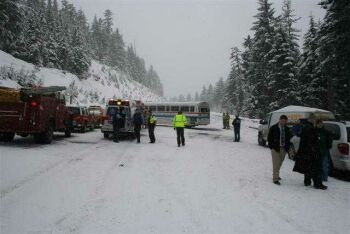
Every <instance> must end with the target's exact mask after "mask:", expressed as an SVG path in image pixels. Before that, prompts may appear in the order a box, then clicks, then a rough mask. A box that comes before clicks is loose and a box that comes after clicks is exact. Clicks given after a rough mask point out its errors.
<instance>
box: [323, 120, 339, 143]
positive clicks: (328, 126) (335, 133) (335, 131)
mask: <svg viewBox="0 0 350 234" xmlns="http://www.w3.org/2000/svg"><path fill="white" fill-rule="evenodd" d="M324 128H325V129H326V130H327V131H329V132H330V133H331V134H332V138H333V140H340V127H339V126H338V125H336V124H330V123H324Z"/></svg>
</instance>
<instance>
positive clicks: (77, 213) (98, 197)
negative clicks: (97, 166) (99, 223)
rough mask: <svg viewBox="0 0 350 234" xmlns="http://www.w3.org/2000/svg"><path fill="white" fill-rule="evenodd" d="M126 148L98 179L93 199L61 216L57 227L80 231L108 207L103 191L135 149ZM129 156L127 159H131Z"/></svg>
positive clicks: (58, 228)
mask: <svg viewBox="0 0 350 234" xmlns="http://www.w3.org/2000/svg"><path fill="white" fill-rule="evenodd" d="M127 146H128V147H127V148H125V149H126V150H124V151H122V153H121V154H119V157H116V159H115V160H113V161H112V163H111V166H110V167H108V168H107V169H106V172H105V173H104V175H103V176H102V177H101V178H100V179H99V180H98V181H101V182H98V183H97V187H96V188H95V189H94V190H93V193H92V194H91V199H89V200H88V201H87V202H85V203H84V204H83V205H81V206H79V207H78V208H77V209H75V210H73V211H70V212H68V213H66V214H65V215H63V217H61V218H59V219H58V220H57V221H56V222H54V225H55V229H56V230H58V231H59V232H62V233H67V232H69V233H79V230H80V227H81V225H82V224H83V223H84V222H86V221H88V220H89V219H91V218H92V217H93V216H94V217H96V215H97V214H98V213H99V212H100V211H101V210H102V209H103V208H104V207H106V199H105V198H103V195H102V194H103V191H104V190H105V188H106V181H107V180H108V178H110V175H111V174H112V173H113V172H114V170H115V169H116V168H119V165H120V164H121V163H122V162H123V161H124V159H125V156H131V155H130V154H129V152H130V151H131V150H133V149H134V148H133V147H132V146H133V145H131V144H128V145H127ZM107 150H108V151H110V152H111V153H112V155H113V153H115V152H114V151H113V148H107ZM129 160H130V158H128V160H127V161H129Z"/></svg>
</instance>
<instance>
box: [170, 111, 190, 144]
mask: <svg viewBox="0 0 350 234" xmlns="http://www.w3.org/2000/svg"><path fill="white" fill-rule="evenodd" d="M172 123H173V127H174V130H176V135H177V146H178V147H180V145H181V144H182V146H185V127H186V124H187V119H186V116H185V115H183V114H182V111H179V112H178V113H177V114H176V115H175V116H174V118H173V121H172Z"/></svg>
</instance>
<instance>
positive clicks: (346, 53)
mask: <svg viewBox="0 0 350 234" xmlns="http://www.w3.org/2000/svg"><path fill="white" fill-rule="evenodd" d="M321 5H322V7H323V8H324V9H326V10H327V12H326V16H325V19H324V22H323V24H322V26H321V30H320V35H321V38H320V44H321V48H320V56H321V63H320V64H319V69H320V70H321V72H322V74H323V75H324V76H325V79H326V80H327V100H328V103H327V107H328V109H329V110H331V111H333V112H335V114H336V115H337V116H339V118H342V119H350V79H349V77H350V43H349V41H350V27H349V25H350V2H349V1H347V0H322V1H321Z"/></svg>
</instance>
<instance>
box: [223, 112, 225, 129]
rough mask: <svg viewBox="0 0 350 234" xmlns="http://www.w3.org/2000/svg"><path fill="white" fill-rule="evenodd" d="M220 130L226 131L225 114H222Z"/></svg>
mask: <svg viewBox="0 0 350 234" xmlns="http://www.w3.org/2000/svg"><path fill="white" fill-rule="evenodd" d="M222 126H223V127H222V129H226V114H225V112H223V113H222Z"/></svg>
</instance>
